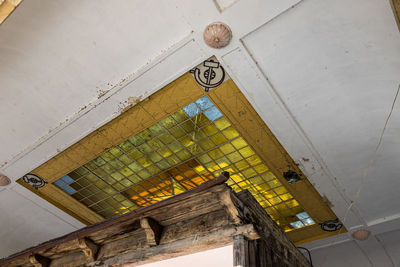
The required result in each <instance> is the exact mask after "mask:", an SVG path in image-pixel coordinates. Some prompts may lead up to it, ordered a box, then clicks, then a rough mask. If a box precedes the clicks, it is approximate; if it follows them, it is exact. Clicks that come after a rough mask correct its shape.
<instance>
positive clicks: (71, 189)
mask: <svg viewBox="0 0 400 267" xmlns="http://www.w3.org/2000/svg"><path fill="white" fill-rule="evenodd" d="M62 190H64V191H65V192H66V193H67V194H70V195H72V194H74V193H76V190H75V189H73V188H72V187H70V186H69V185H66V186H65V187H64V188H63V189H62Z"/></svg>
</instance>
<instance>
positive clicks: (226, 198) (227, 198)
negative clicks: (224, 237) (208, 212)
mask: <svg viewBox="0 0 400 267" xmlns="http://www.w3.org/2000/svg"><path fill="white" fill-rule="evenodd" d="M231 195H232V193H231V191H230V190H226V191H223V192H221V193H220V194H219V198H220V200H221V202H222V203H223V204H224V206H225V209H226V211H227V212H228V214H229V215H230V218H231V220H232V221H233V223H234V224H237V225H239V224H240V223H241V222H242V220H241V219H240V217H241V216H240V214H239V210H238V208H237V207H236V206H235V204H234V203H233V201H232V196H231Z"/></svg>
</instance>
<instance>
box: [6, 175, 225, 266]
mask: <svg viewBox="0 0 400 267" xmlns="http://www.w3.org/2000/svg"><path fill="white" fill-rule="evenodd" d="M228 179H229V174H228V173H223V175H220V176H219V177H217V178H215V179H213V180H210V181H207V182H205V183H203V184H201V185H199V186H197V187H195V188H193V189H191V190H188V191H186V192H184V193H181V194H179V195H177V196H174V197H172V198H169V199H166V200H162V201H160V202H157V203H155V204H152V205H149V206H146V207H143V208H139V209H137V210H134V211H131V212H128V213H126V214H124V215H120V216H118V217H113V218H111V219H109V220H106V221H102V222H100V223H97V224H94V225H92V226H88V227H85V228H82V229H80V230H77V231H75V232H72V233H70V234H67V235H65V236H62V237H59V238H56V239H53V240H50V241H47V242H44V243H42V244H40V245H38V246H36V247H33V248H29V249H26V250H24V251H21V252H19V253H16V254H14V255H11V256H10V257H8V258H3V259H0V265H5V264H8V263H10V262H11V261H14V260H16V259H18V258H27V257H28V256H29V255H32V254H37V253H40V252H42V251H45V250H47V249H51V248H52V247H54V246H57V245H59V244H61V243H64V242H68V241H71V240H74V239H76V238H83V237H87V236H89V235H92V234H94V233H96V232H99V231H102V230H104V229H106V228H108V227H111V226H113V225H117V224H121V223H124V222H127V221H131V222H132V221H134V220H136V219H139V218H140V217H142V216H143V215H144V214H146V213H149V212H150V211H155V210H158V209H161V208H166V207H167V206H169V205H171V204H173V203H177V202H180V201H182V200H185V199H187V198H190V196H192V195H193V194H196V193H199V192H203V191H206V190H207V189H210V188H211V189H213V190H215V189H214V188H212V187H214V186H216V185H221V184H224V183H225V182H226V181H227V180H228ZM220 190H222V189H220Z"/></svg>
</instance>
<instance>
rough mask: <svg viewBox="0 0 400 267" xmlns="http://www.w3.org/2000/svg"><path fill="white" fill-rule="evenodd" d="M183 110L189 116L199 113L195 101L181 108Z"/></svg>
mask: <svg viewBox="0 0 400 267" xmlns="http://www.w3.org/2000/svg"><path fill="white" fill-rule="evenodd" d="M183 111H185V113H186V114H187V115H188V116H189V117H190V118H191V117H194V116H196V115H197V114H199V113H200V109H199V108H198V107H197V105H196V104H195V103H192V104H189V105H187V106H186V107H184V108H183Z"/></svg>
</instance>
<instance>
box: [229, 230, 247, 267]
mask: <svg viewBox="0 0 400 267" xmlns="http://www.w3.org/2000/svg"><path fill="white" fill-rule="evenodd" d="M233 267H250V265H249V247H248V241H247V239H246V237H244V236H243V235H236V236H234V237H233Z"/></svg>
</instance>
